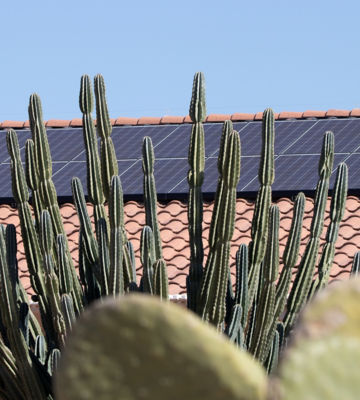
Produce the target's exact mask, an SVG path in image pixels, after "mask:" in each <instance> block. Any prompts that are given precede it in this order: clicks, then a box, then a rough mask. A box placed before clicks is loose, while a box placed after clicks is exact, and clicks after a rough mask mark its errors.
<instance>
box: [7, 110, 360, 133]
mask: <svg viewBox="0 0 360 400" xmlns="http://www.w3.org/2000/svg"><path fill="white" fill-rule="evenodd" d="M262 114H263V113H262V112H258V113H255V114H252V113H234V114H209V115H208V116H207V117H206V120H205V122H224V121H226V120H229V119H230V120H231V121H234V122H235V121H236V122H238V121H258V120H261V119H262ZM350 117H351V118H360V108H353V109H352V110H327V111H313V110H307V111H301V112H298V111H282V112H280V113H275V119H277V120H284V119H307V118H350ZM110 121H111V124H112V125H113V126H122V125H162V124H187V123H191V120H190V117H189V116H188V115H187V116H184V117H183V116H170V115H165V116H163V117H140V118H129V117H118V118H111V119H110ZM81 125H82V119H81V118H74V119H71V120H62V119H61V120H59V119H49V120H48V121H45V126H47V127H48V128H67V127H80V126H81ZM8 128H14V129H21V128H29V121H25V122H24V121H10V120H6V121H3V122H0V129H8Z"/></svg>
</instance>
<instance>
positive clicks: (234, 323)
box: [0, 73, 360, 400]
mask: <svg viewBox="0 0 360 400" xmlns="http://www.w3.org/2000/svg"><path fill="white" fill-rule="evenodd" d="M94 86H95V97H96V121H97V124H96V127H95V124H94V121H93V119H92V115H91V113H92V111H93V103H94V101H93V94H92V88H91V83H90V79H89V77H88V76H86V75H85V76H83V77H82V78H81V87H80V98H79V104H80V110H81V112H82V114H83V119H82V121H83V137H84V143H85V152H86V159H87V190H88V199H89V201H90V203H91V204H92V207H93V214H94V224H95V232H94V231H93V227H92V221H91V219H90V216H89V214H88V211H87V206H86V202H85V197H84V193H83V188H82V184H81V181H80V180H79V179H78V178H73V180H72V182H71V185H72V193H73V199H74V203H75V206H76V210H77V214H78V217H79V221H80V230H79V257H78V260H79V264H78V274H77V271H76V269H75V266H74V263H73V259H72V257H71V254H70V251H69V248H68V243H67V238H66V235H65V230H64V227H63V224H62V221H61V217H60V211H59V207H58V203H57V196H56V191H55V187H54V184H53V182H52V178H51V176H52V168H51V155H50V149H49V144H48V141H47V136H46V130H45V125H44V122H43V119H42V111H41V103H40V99H39V97H38V96H37V95H32V96H31V98H30V105H29V116H30V128H31V132H32V140H28V142H27V143H26V152H25V155H26V160H25V161H26V162H25V167H26V169H25V172H24V169H23V165H22V161H21V158H20V151H19V144H18V141H17V136H16V133H15V131H13V130H10V131H9V132H8V134H7V145H8V150H9V154H10V156H11V173H12V182H13V194H14V198H15V201H16V203H17V207H18V211H19V217H20V224H21V234H22V239H23V242H24V248H25V255H26V260H27V264H28V269H29V273H30V281H31V285H32V288H33V290H34V292H35V298H36V300H37V302H38V304H39V309H40V315H41V324H42V328H40V325H39V323H38V321H37V319H36V318H35V317H34V315H33V313H32V312H31V310H30V308H29V303H28V298H27V295H26V293H25V290H24V289H23V287H22V286H21V282H20V281H19V279H18V277H17V261H16V238H15V231H14V227H12V226H11V225H10V226H8V227H7V228H6V232H5V229H1V230H0V263H1V266H0V267H1V270H0V285H1V293H0V297H1V304H0V332H1V337H2V339H1V341H0V351H1V355H0V356H1V357H0V358H1V360H3V361H4V362H3V363H2V364H0V397H1V396H2V397H3V398H4V399H5V400H10V399H21V400H22V399H26V400H28V399H33V398H36V399H39V400H41V399H51V398H52V387H51V376H52V373H53V371H54V369H55V367H56V365H57V362H58V360H59V358H60V350H59V349H60V348H62V347H63V346H64V344H66V336H67V334H68V332H69V330H71V329H72V327H73V325H74V321H75V319H76V318H77V317H78V316H79V315H80V314H81V313H82V311H83V309H84V307H85V306H87V305H88V304H89V303H91V302H92V301H94V300H96V299H99V298H100V297H104V296H112V297H115V296H118V295H123V294H126V293H128V292H132V291H141V292H145V293H149V294H153V295H156V296H158V297H159V298H160V299H162V300H167V299H168V278H167V268H166V263H165V261H164V260H163V258H162V245H161V238H160V229H159V224H158V221H157V196H156V189H155V179H154V162H155V155H154V150H153V146H152V142H151V139H150V138H148V137H146V138H144V141H143V148H142V155H143V157H142V158H143V172H144V205H145V214H146V226H144V227H143V230H142V234H141V246H140V247H141V248H140V261H141V266H142V270H143V275H142V278H141V280H140V282H139V283H137V282H136V268H135V267H136V266H135V256H134V250H133V247H132V245H131V242H130V241H129V240H128V238H127V235H126V230H125V221H124V210H123V193H122V187H121V182H120V178H119V176H118V166H117V159H116V155H115V149H114V145H113V142H112V139H111V130H112V127H111V123H110V119H109V115H108V110H107V104H106V98H105V85H104V81H103V78H102V76H101V75H97V76H96V77H95V84H94ZM205 116H206V106H205V84H204V77H203V75H202V74H201V73H197V74H196V75H195V78H194V84H193V93H192V98H191V104H190V117H191V120H192V121H193V126H192V132H191V137H190V146H189V158H188V160H189V165H190V169H189V173H188V183H189V201H188V220H189V238H190V252H191V258H190V268H189V275H188V277H187V300H188V308H189V309H190V310H192V311H194V312H195V313H197V314H198V315H199V316H200V317H201V318H202V319H203V320H204V321H206V322H209V323H212V324H214V325H215V326H216V328H217V330H218V331H220V332H224V333H225V334H226V335H227V336H228V337H229V339H230V341H232V342H234V343H236V344H237V346H238V347H240V348H242V349H246V350H248V351H249V352H251V353H252V354H253V355H254V356H255V357H256V358H257V359H258V360H260V361H261V363H262V364H263V365H264V366H265V367H266V370H267V371H268V372H271V371H272V370H273V369H274V368H275V366H276V364H277V360H278V357H279V352H280V350H281V349H282V348H283V347H284V344H285V342H286V338H287V336H288V334H289V332H290V331H291V329H292V327H293V325H294V322H295V320H296V318H297V315H298V313H299V311H300V310H301V309H302V308H303V306H304V304H305V302H306V301H307V300H308V299H309V298H311V296H312V295H313V294H314V293H315V291H316V290H318V289H320V288H322V287H324V286H325V285H326V284H327V281H328V278H329V271H330V268H331V265H332V261H333V257H334V246H335V241H336V238H337V235H338V230H339V223H340V221H341V218H342V215H343V212H344V207H345V199H346V191H347V167H346V165H345V164H341V165H340V166H339V169H338V174H337V178H336V183H335V189H334V194H333V197H332V202H331V223H330V225H329V228H328V232H327V236H326V245H325V247H324V251H323V254H322V257H321V260H320V263H319V267H318V269H319V278H318V279H317V280H314V281H313V275H314V270H315V267H316V258H317V255H318V250H319V244H320V235H321V232H322V229H323V224H324V210H325V203H326V199H327V194H328V186H329V178H330V175H331V171H332V164H333V158H334V149H333V147H334V139H333V134H332V133H331V132H327V133H326V135H325V139H324V144H323V149H322V155H321V158H320V165H319V175H320V180H319V183H318V186H317V189H316V196H315V207H314V217H313V221H312V225H311V234H310V239H309V242H308V244H307V247H306V250H305V253H304V255H303V257H302V260H301V262H300V267H299V269H298V272H297V274H296V278H295V281H294V283H293V285H292V286H291V277H292V272H293V269H294V267H295V265H296V263H297V258H298V254H299V246H300V237H301V229H302V220H303V215H304V202H305V197H304V195H303V194H299V195H298V196H297V198H296V201H295V203H294V214H293V221H292V225H291V229H290V234H289V237H288V241H287V244H286V248H285V251H284V254H283V255H282V260H283V265H282V266H280V259H281V257H280V256H281V255H280V254H279V219H280V218H279V209H278V208H277V206H272V205H271V184H272V183H273V181H274V140H275V139H274V137H275V131H274V115H273V112H272V110H271V109H267V110H265V112H264V114H263V123H262V140H263V146H262V152H261V163H260V168H259V183H260V189H259V192H258V195H257V199H256V202H255V209H254V217H253V222H252V229H251V242H250V244H249V246H247V245H245V244H242V245H241V246H240V248H239V250H238V253H237V255H236V281H235V291H234V290H233V282H232V280H231V273H230V263H229V260H230V245H231V239H232V235H233V232H234V224H235V216H236V197H237V189H236V187H237V184H238V181H239V177H240V160H241V155H240V148H241V146H240V137H239V134H238V133H237V132H236V131H235V130H233V126H232V123H231V121H226V122H225V124H224V126H223V132H222V136H221V140H220V150H219V157H218V171H219V179H218V185H217V191H216V195H215V202H214V211H213V215H212V220H211V225H210V231H209V238H208V242H209V254H208V257H207V260H206V265H205V268H204V267H203V259H204V250H203V243H202V213H203V199H202V191H201V186H202V183H203V180H204V170H205V140H204V127H203V122H204V120H205ZM96 129H97V132H98V136H99V137H100V139H101V141H100V155H99V152H98V147H97V137H96ZM28 188H29V189H30V190H31V192H32V206H33V212H34V214H33V215H34V220H33V217H32V213H31V208H30V205H29V192H28ZM106 203H107V206H108V211H106V207H105V204H106ZM359 259H360V257H357V258H356V259H355V260H354V267H353V273H354V274H357V273H358V271H359V264H360V262H359ZM279 271H281V272H280V273H279ZM290 288H291V290H290ZM289 290H290V294H289ZM288 294H289V296H288ZM150 304H152V302H150ZM164 307H167V306H164ZM164 309H165V308H164ZM170 310H171V309H170ZM189 318H192V317H189ZM143 328H144V329H145V328H146V326H143ZM42 329H43V330H42ZM129 329H130V328H129ZM139 329H141V328H139ZM204 329H205V328H204ZM128 332H129V331H128ZM44 333H45V334H44ZM190 338H191V334H189V339H190ZM221 342H222V341H221ZM219 343H220V342H219ZM226 346H228V345H225V347H226ZM229 348H230V347H229ZM129 362H135V361H129ZM189 368H191V367H189ZM97 383H99V382H97ZM233 389H234V388H233ZM233 389H231V390H233ZM124 390H125V389H124ZM199 390H200V389H199ZM234 390H235V391H236V390H237V389H234ZM199 393H200V392H199ZM199 396H200V395H199ZM199 396H198V397H199ZM229 396H230V397H231V396H232V395H230V394H229ZM200 397H201V396H200Z"/></svg>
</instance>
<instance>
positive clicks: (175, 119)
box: [160, 115, 185, 124]
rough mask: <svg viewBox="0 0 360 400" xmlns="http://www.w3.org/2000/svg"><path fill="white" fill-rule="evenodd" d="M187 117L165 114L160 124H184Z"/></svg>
mask: <svg viewBox="0 0 360 400" xmlns="http://www.w3.org/2000/svg"><path fill="white" fill-rule="evenodd" d="M184 119H185V117H179V116H171V115H165V116H164V117H162V118H161V120H160V124H182V123H183V122H184Z"/></svg>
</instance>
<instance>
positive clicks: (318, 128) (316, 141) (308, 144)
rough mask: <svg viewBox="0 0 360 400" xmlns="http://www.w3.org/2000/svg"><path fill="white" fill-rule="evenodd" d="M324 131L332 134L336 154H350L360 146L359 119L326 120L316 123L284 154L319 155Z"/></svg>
mask: <svg viewBox="0 0 360 400" xmlns="http://www.w3.org/2000/svg"><path fill="white" fill-rule="evenodd" d="M326 131H332V132H333V133H334V137H335V152H336V153H351V152H353V151H355V150H356V149H357V148H358V147H359V146H360V120H359V119H327V120H318V121H316V122H315V124H314V125H313V126H312V127H311V128H310V129H309V130H308V131H307V132H305V133H304V135H303V136H301V138H300V139H299V140H298V141H295V142H294V143H293V144H292V145H291V146H290V147H289V148H288V149H287V150H286V152H285V154H320V153H321V146H322V141H323V137H324V134H325V132H326Z"/></svg>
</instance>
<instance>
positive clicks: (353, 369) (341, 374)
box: [279, 336, 360, 400]
mask: <svg viewBox="0 0 360 400" xmlns="http://www.w3.org/2000/svg"><path fill="white" fill-rule="evenodd" d="M359 360H360V340H358V339H354V338H344V337H341V336H334V337H328V338H326V339H322V340H318V339H316V340H314V341H309V342H305V343H303V344H302V345H301V346H297V347H295V348H293V349H291V351H289V352H288V354H287V358H286V361H285V362H284V363H283V365H282V369H281V387H280V393H279V395H280V396H279V397H280V398H281V399H284V400H285V399H286V400H290V399H291V400H340V399H341V400H356V399H358V398H359V393H360V379H359V377H360V366H359V365H360V364H359Z"/></svg>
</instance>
